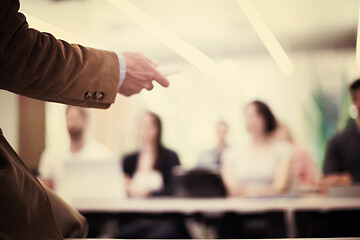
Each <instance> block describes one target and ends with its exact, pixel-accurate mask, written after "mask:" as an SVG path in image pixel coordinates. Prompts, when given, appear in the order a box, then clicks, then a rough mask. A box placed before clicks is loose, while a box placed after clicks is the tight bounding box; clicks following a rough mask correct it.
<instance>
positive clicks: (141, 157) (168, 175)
mask: <svg viewBox="0 0 360 240" xmlns="http://www.w3.org/2000/svg"><path fill="white" fill-rule="evenodd" d="M161 134H162V123H161V120H160V118H159V116H157V115H156V114H155V113H152V112H147V113H145V114H144V115H143V116H142V118H141V120H140V125H139V139H140V149H139V150H138V151H137V152H135V153H133V154H130V155H128V156H126V157H125V158H124V161H123V169H124V172H125V176H126V182H127V191H128V195H129V196H130V197H148V196H159V195H160V196H169V195H172V194H173V193H174V190H175V189H174V188H175V179H174V175H173V173H172V169H173V167H174V166H176V165H179V164H180V163H179V158H178V156H177V154H176V153H175V152H173V151H171V150H169V149H167V148H165V147H164V145H163V143H162V141H161Z"/></svg>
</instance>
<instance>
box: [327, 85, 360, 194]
mask: <svg viewBox="0 0 360 240" xmlns="http://www.w3.org/2000/svg"><path fill="white" fill-rule="evenodd" d="M349 90H350V94H351V97H352V101H353V104H354V105H355V107H356V109H357V112H358V114H357V117H356V119H355V123H352V124H350V126H348V127H347V128H346V129H345V130H343V131H342V132H340V133H338V134H336V135H335V136H334V137H332V138H331V139H330V141H329V143H328V146H327V150H326V155H325V160H324V167H323V173H324V178H323V179H322V182H321V184H320V191H321V192H327V189H328V187H329V186H333V185H337V186H339V185H343V186H347V185H351V184H353V183H360V116H359V115H360V114H359V113H360V79H357V80H356V81H354V82H353V83H352V84H351V85H350V88H349Z"/></svg>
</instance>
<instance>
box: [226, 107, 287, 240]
mask: <svg viewBox="0 0 360 240" xmlns="http://www.w3.org/2000/svg"><path fill="white" fill-rule="evenodd" d="M245 122H246V128H247V130H248V132H249V134H250V135H251V142H250V144H249V145H248V146H245V147H242V148H241V149H229V150H227V151H226V152H225V153H224V156H223V163H222V168H221V175H222V178H223V181H224V184H225V186H226V189H227V193H228V195H229V196H231V197H238V196H240V197H265V196H272V195H278V194H282V193H285V192H286V190H287V188H288V185H289V184H288V183H289V176H290V174H289V173H290V165H291V158H292V149H291V146H290V144H289V143H287V142H284V141H279V140H277V139H275V138H274V137H273V134H274V131H275V130H276V128H277V122H276V118H275V116H274V114H273V113H272V111H271V110H270V108H269V107H268V105H267V104H265V103H264V102H261V101H253V102H251V103H249V104H248V105H247V106H246V107H245ZM285 233H286V231H285V223H284V216H283V213H280V212H267V213H257V214H237V213H232V212H229V213H227V214H225V215H224V217H223V219H222V221H221V223H220V225H219V236H220V238H267V237H273V238H277V237H284V236H285Z"/></svg>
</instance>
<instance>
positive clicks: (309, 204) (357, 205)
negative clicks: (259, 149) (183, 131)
mask: <svg viewBox="0 0 360 240" xmlns="http://www.w3.org/2000/svg"><path fill="white" fill-rule="evenodd" d="M71 205H72V206H73V207H75V208H76V209H78V210H80V211H82V212H113V213H126V212H132V213H134V212H135V213H136V212H138V213H170V212H172V213H173V212H179V213H185V214H191V213H196V212H203V213H221V212H226V211H235V212H263V211H278V210H282V211H284V210H285V211H296V210H320V211H327V210H346V209H360V198H340V197H338V198H329V197H319V196H316V197H314V196H313V197H290V198H284V197H268V198H221V199H220V198H216V199H189V198H187V199H181V198H158V199H114V198H96V199H95V198H93V199H85V198H84V199H80V198H79V199H76V200H74V201H73V202H72V204H71Z"/></svg>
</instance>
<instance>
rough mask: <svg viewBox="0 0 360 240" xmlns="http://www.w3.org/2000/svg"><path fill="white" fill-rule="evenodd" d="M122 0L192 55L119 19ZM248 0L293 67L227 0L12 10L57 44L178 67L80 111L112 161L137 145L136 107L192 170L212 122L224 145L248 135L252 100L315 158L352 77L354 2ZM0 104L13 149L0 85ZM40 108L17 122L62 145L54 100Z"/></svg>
mask: <svg viewBox="0 0 360 240" xmlns="http://www.w3.org/2000/svg"><path fill="white" fill-rule="evenodd" d="M128 2H130V4H133V5H134V6H135V7H136V9H137V10H140V11H141V12H143V13H145V15H146V16H147V17H150V18H151V19H152V20H154V21H156V22H157V23H160V24H161V26H163V27H165V29H167V30H169V31H170V32H171V33H172V34H174V35H175V36H177V37H178V38H179V39H180V40H181V41H185V42H186V43H188V44H190V45H191V47H192V48H191V49H190V50H193V51H194V53H193V54H191V53H190V54H187V55H186V53H185V50H188V49H183V48H180V47H179V46H181V44H180V43H181V41H180V42H179V44H178V45H176V44H175V45H174V46H173V45H171V44H170V45H169V44H166V41H165V40H164V38H165V37H166V34H164V35H161V34H159V35H154V34H153V33H152V32H151V29H147V28H146V27H144V26H141V24H140V25H139V21H140V22H141V21H142V20H143V19H140V20H139V19H138V20H139V21H136V19H135V20H134V19H133V18H132V16H129V15H127V14H131V13H132V11H133V10H134V9H133V8H131V6H133V5H128ZM252 2H253V4H254V6H255V7H256V9H257V10H258V12H259V14H260V16H261V17H262V19H263V21H264V22H265V23H266V24H267V25H268V27H269V28H270V29H271V31H272V33H273V34H274V36H275V37H276V38H277V40H278V41H279V43H280V44H281V46H282V47H283V49H284V50H285V52H286V53H287V56H288V57H289V59H290V61H291V63H292V65H293V71H290V73H284V72H283V71H282V69H281V66H279V64H277V63H276V62H275V61H274V59H273V57H272V56H271V55H270V54H269V52H268V51H267V49H266V48H265V47H264V42H262V40H261V39H260V38H259V36H258V34H257V31H256V29H254V27H253V26H252V25H251V24H250V22H249V17H248V16H249V15H248V14H249V13H247V12H246V8H241V7H240V6H239V5H238V4H237V1H235V0H221V1H220V0H197V1H190V0H185V1H184V0H151V1H149V0H133V1H119V6H122V5H121V4H122V3H123V6H124V9H122V10H121V9H120V10H119V9H117V8H116V7H114V5H113V4H112V3H111V1H96V0H83V1H76V0H64V1H60V0H58V1H53V0H22V1H21V11H23V12H24V13H25V15H26V16H27V17H28V22H29V24H30V26H32V27H34V28H37V29H39V30H42V31H47V32H51V33H53V34H54V35H56V36H57V37H59V38H62V39H64V40H67V41H70V42H79V43H82V44H84V45H88V46H93V47H101V48H105V49H109V50H113V51H120V52H121V51H138V52H142V53H144V55H146V56H148V57H149V58H151V59H154V60H156V61H157V62H159V64H160V65H161V66H162V67H175V68H176V69H178V71H177V72H176V73H175V74H173V75H170V76H169V77H168V78H169V80H170V82H171V86H170V88H169V89H162V88H160V87H157V86H156V87H155V89H154V90H153V91H152V92H143V93H142V94H141V95H139V96H134V97H131V98H125V97H123V96H118V97H117V100H116V103H115V104H114V105H112V106H111V108H110V109H109V110H90V111H91V123H90V125H91V126H90V128H89V132H88V135H89V137H93V138H96V139H97V140H99V141H100V142H102V143H104V144H106V145H107V146H109V147H110V148H111V149H112V150H113V151H114V152H115V153H116V154H118V155H119V157H120V156H121V155H123V154H124V153H128V152H130V151H132V150H134V149H135V148H136V147H137V144H138V141H137V121H138V119H139V116H140V115H141V113H142V112H143V111H146V110H150V111H154V112H156V113H158V114H159V115H160V116H161V117H162V119H163V122H164V142H165V144H166V145H167V146H168V147H170V148H172V149H174V150H176V151H177V152H178V153H179V155H180V159H181V161H182V163H183V164H184V165H185V166H186V167H191V166H193V165H194V164H195V161H196V159H197V156H198V154H199V153H200V152H202V151H204V150H206V149H208V148H211V147H212V146H213V145H215V140H216V139H215V123H216V122H217V121H218V120H225V121H226V122H228V123H229V126H230V132H229V143H230V144H231V145H233V146H236V145H239V144H244V143H245V142H246V141H247V139H248V136H247V134H246V131H245V129H244V122H243V107H244V106H245V104H246V103H248V102H249V101H251V100H254V99H262V100H265V101H266V102H268V103H269V105H270V106H271V107H272V108H273V109H274V112H275V113H276V115H277V116H278V119H279V120H280V121H281V122H283V123H284V124H286V125H287V126H288V127H289V128H290V131H291V133H292V134H293V137H294V139H295V140H296V141H297V142H299V143H301V144H302V145H305V146H307V147H309V148H310V149H311V151H312V153H313V154H314V157H315V160H316V162H317V163H318V164H319V166H321V163H322V158H323V152H324V147H325V143H326V141H327V139H328V138H329V137H330V136H331V135H332V134H333V133H335V132H336V131H337V130H339V129H341V128H343V127H344V126H345V125H346V122H347V120H348V116H349V114H348V109H349V106H350V103H349V96H348V93H347V86H348V83H349V82H351V81H352V80H353V79H354V78H355V77H359V66H358V65H356V61H355V60H356V29H357V20H358V1H356V0H347V1H338V0H319V1H311V0H295V1H286V0H271V1H268V0H254V1H252ZM129 6H130V7H129ZM127 8H129V9H127ZM127 10H128V11H127ZM195 50H196V51H200V52H201V53H202V54H204V56H205V59H210V60H212V61H213V62H215V63H216V66H217V67H218V68H219V70H220V75H217V76H210V75H211V74H209V73H211V70H212V69H211V66H212V65H211V64H210V65H208V66H207V65H204V66H203V67H202V68H201V69H200V68H199V65H196V64H194V62H199V61H198V59H196V56H198V54H197V52H196V51H195ZM184 56H185V57H184ZM200 62H201V61H200ZM0 100H1V104H0V111H1V112H2V113H6V114H2V116H1V118H0V126H1V128H2V129H3V130H4V132H5V134H6V137H7V138H8V140H9V141H10V143H11V144H12V145H13V146H14V148H15V149H16V150H17V151H20V155H21V149H20V143H21V142H22V141H24V140H22V139H21V138H24V137H25V136H22V135H20V134H19V129H20V125H21V124H20V121H19V117H20V116H21V113H19V109H22V108H21V107H22V105H21V103H20V101H19V98H18V96H15V95H13V94H11V93H6V92H4V91H0ZM44 109H45V111H44V113H43V115H44V119H45V121H44V122H42V121H37V120H31V119H30V118H29V119H25V120H24V121H25V122H26V121H32V122H31V124H30V125H32V126H38V129H42V128H44V129H45V132H44V134H43V136H44V137H43V138H44V139H38V140H37V141H39V142H40V143H39V144H37V146H38V147H37V148H38V149H41V148H43V144H41V141H44V143H45V146H46V147H56V146H59V145H67V144H68V136H67V132H66V128H65V114H64V111H65V106H63V105H61V104H54V103H46V105H45V107H44ZM40 118H41V117H40ZM24 121H22V122H24ZM39 131H41V130H39ZM40 136H42V135H40ZM25 140H28V141H31V140H29V139H25ZM36 151H38V150H36ZM35 156H36V154H35V155H34V157H33V158H34V159H33V160H29V163H30V164H32V165H36V164H37V160H36V159H35V158H36V157H35Z"/></svg>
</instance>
